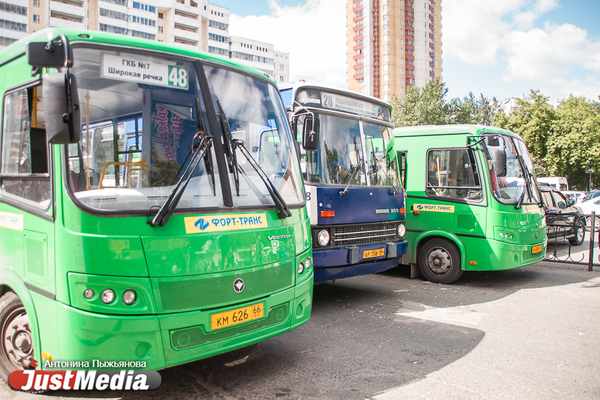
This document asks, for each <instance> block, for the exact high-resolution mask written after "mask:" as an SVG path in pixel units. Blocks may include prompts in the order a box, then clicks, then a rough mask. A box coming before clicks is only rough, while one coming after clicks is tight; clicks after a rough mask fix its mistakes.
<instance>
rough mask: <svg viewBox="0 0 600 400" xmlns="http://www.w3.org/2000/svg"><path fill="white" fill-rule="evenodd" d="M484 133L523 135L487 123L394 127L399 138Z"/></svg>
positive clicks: (395, 134)
mask: <svg viewBox="0 0 600 400" xmlns="http://www.w3.org/2000/svg"><path fill="white" fill-rule="evenodd" d="M483 133H500V134H503V135H508V136H512V137H515V138H518V139H521V137H520V136H519V135H517V134H516V133H514V132H510V131H507V130H505V129H501V128H496V127H493V126H485V125H420V126H406V127H401V128H395V129H394V136H395V137H397V138H398V137H411V136H436V135H481V134H483Z"/></svg>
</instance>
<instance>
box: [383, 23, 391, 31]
mask: <svg viewBox="0 0 600 400" xmlns="http://www.w3.org/2000/svg"><path fill="white" fill-rule="evenodd" d="M389 30H390V26H389V25H388V24H385V25H384V26H383V31H384V32H387V31H389Z"/></svg>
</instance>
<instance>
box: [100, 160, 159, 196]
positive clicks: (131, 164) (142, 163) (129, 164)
mask: <svg viewBox="0 0 600 400" xmlns="http://www.w3.org/2000/svg"><path fill="white" fill-rule="evenodd" d="M111 165H122V166H124V167H140V168H137V169H140V170H141V168H146V167H147V166H148V164H147V163H146V160H142V161H109V162H107V163H106V164H104V167H102V173H101V174H100V182H98V189H104V188H128V187H129V173H127V185H125V186H104V185H103V184H102V182H103V181H104V175H105V174H106V169H107V168H108V167H109V166H111Z"/></svg>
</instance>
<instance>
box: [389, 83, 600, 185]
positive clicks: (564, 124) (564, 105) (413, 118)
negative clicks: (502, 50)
mask: <svg viewBox="0 0 600 400" xmlns="http://www.w3.org/2000/svg"><path fill="white" fill-rule="evenodd" d="M447 93H448V89H447V88H446V86H445V84H444V83H443V82H442V81H441V80H440V79H436V80H435V81H431V82H428V83H427V84H426V85H425V86H424V87H423V88H418V87H414V86H412V87H409V88H408V89H407V90H406V96H405V97H404V98H398V97H396V96H392V101H391V105H392V123H393V124H394V125H395V126H415V125H444V124H482V125H491V126H496V127H499V128H503V129H506V130H509V131H512V132H515V133H517V134H518V135H520V136H521V137H522V138H523V140H524V141H525V144H526V145H527V149H528V151H529V153H530V157H531V159H532V161H533V164H534V166H535V170H536V171H535V172H536V175H537V176H565V177H567V179H568V180H569V183H570V185H572V186H576V187H578V188H580V189H583V188H586V187H587V182H588V178H589V177H588V175H587V174H586V170H588V168H589V166H590V164H591V165H592V166H593V167H600V103H598V102H596V101H590V100H587V99H586V98H584V97H574V96H570V97H569V98H568V99H566V100H563V101H561V102H560V103H559V104H558V106H556V107H553V106H552V105H551V104H550V103H549V98H548V97H547V96H544V95H543V94H542V93H541V92H540V91H539V90H531V91H530V93H529V96H528V97H527V98H525V99H518V100H517V107H516V108H515V109H514V110H513V112H512V114H511V115H506V114H505V113H504V111H503V110H502V109H501V108H500V104H499V103H498V101H497V100H496V99H495V98H492V99H489V98H487V97H485V96H483V94H480V95H479V96H477V97H476V96H475V95H473V93H469V95H468V96H465V97H464V98H462V99H459V98H454V99H451V100H450V101H448V102H446V100H445V96H446V94H447Z"/></svg>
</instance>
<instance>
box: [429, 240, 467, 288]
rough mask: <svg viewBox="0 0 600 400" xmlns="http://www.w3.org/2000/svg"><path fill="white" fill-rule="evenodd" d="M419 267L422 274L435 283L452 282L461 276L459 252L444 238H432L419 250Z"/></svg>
mask: <svg viewBox="0 0 600 400" xmlns="http://www.w3.org/2000/svg"><path fill="white" fill-rule="evenodd" d="M419 269H420V270H421V273H422V274H423V276H424V277H425V278H426V279H427V280H428V281H431V282H435V283H452V282H454V281H455V280H457V279H458V278H460V277H461V275H462V273H463V271H462V270H461V269H460V253H459V252H458V249H457V248H456V246H455V245H454V244H453V243H452V242H450V241H448V240H446V239H433V240H430V241H428V242H427V243H425V244H424V245H423V247H422V248H421V250H420V252H419Z"/></svg>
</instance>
